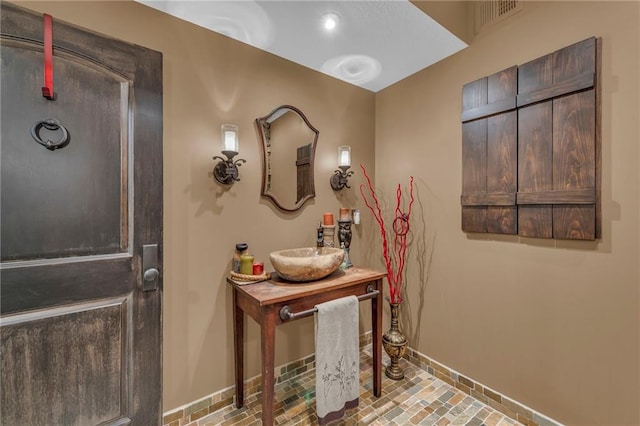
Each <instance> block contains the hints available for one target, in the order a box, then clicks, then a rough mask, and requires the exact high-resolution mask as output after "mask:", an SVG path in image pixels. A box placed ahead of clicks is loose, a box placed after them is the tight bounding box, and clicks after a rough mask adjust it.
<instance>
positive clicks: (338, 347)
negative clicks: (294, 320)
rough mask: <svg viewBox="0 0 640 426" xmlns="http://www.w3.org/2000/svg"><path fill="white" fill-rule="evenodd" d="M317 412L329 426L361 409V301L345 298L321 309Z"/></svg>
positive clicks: (322, 423) (318, 344)
mask: <svg viewBox="0 0 640 426" xmlns="http://www.w3.org/2000/svg"><path fill="white" fill-rule="evenodd" d="M317 308H318V313H317V314H316V413H317V415H318V423H319V424H321V425H325V424H327V423H330V422H332V421H335V420H338V419H340V418H341V417H342V416H343V415H344V412H345V410H347V409H350V408H355V407H357V406H358V398H359V395H360V354H359V351H360V348H359V342H358V298H357V297H355V296H349V297H343V298H342V299H337V300H332V301H330V302H327V303H322V304H319V305H318V306H317Z"/></svg>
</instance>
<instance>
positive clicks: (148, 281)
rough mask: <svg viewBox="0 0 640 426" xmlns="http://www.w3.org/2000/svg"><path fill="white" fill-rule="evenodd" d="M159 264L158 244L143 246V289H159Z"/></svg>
mask: <svg viewBox="0 0 640 426" xmlns="http://www.w3.org/2000/svg"><path fill="white" fill-rule="evenodd" d="M159 266H160V265H158V245H157V244H146V245H144V246H142V271H143V272H142V291H153V290H157V289H158V287H159V285H160V271H159V270H158V267H159Z"/></svg>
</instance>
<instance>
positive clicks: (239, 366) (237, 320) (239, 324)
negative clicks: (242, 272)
mask: <svg viewBox="0 0 640 426" xmlns="http://www.w3.org/2000/svg"><path fill="white" fill-rule="evenodd" d="M237 298H238V290H236V289H235V287H234V289H233V355H234V358H235V366H236V408H242V406H244V311H243V310H242V309H240V307H239V306H238V300H237Z"/></svg>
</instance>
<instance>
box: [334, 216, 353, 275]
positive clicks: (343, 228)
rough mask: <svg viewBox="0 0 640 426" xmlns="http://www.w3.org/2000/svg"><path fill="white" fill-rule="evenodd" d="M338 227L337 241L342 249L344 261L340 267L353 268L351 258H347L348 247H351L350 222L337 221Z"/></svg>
mask: <svg viewBox="0 0 640 426" xmlns="http://www.w3.org/2000/svg"><path fill="white" fill-rule="evenodd" d="M338 227H339V229H338V240H339V241H340V247H341V248H343V249H344V261H343V262H342V265H341V267H342V268H344V269H346V268H351V267H352V266H353V263H351V257H350V256H349V247H350V246H351V221H350V220H339V221H338Z"/></svg>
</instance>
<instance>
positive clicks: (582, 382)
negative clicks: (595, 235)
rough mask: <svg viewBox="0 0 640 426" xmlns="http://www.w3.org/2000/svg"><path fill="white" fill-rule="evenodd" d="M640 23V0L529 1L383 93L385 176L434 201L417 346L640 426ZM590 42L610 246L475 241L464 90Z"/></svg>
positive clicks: (416, 284)
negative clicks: (465, 191)
mask: <svg viewBox="0 0 640 426" xmlns="http://www.w3.org/2000/svg"><path fill="white" fill-rule="evenodd" d="M639 28H640V3H638V2H622V3H614V2H584V3H582V2H580V3H579V2H541V3H534V2H525V3H524V9H523V10H522V11H521V12H519V13H518V14H517V15H515V16H513V17H512V18H510V19H507V20H506V21H503V22H501V23H499V24H497V25H495V26H493V27H491V28H489V29H487V30H486V31H483V32H482V33H481V34H480V35H478V36H477V37H476V38H475V39H474V40H473V42H472V44H471V46H470V47H469V48H467V49H465V50H463V51H462V52H460V53H458V54H456V55H455V56H453V57H451V58H448V59H446V60H444V61H441V62H440V63H438V64H436V65H435V66H432V67H430V68H428V69H426V70H423V71H422V72H420V73H418V74H415V75H413V76H412V77H410V78H408V79H405V80H403V81H401V82H399V83H397V84H396V85H394V86H392V87H390V88H387V89H386V90H384V91H382V92H380V93H378V94H377V95H376V178H377V182H378V184H379V185H381V186H382V185H383V183H385V184H387V183H388V184H387V185H386V186H387V190H386V191H387V196H388V197H391V196H392V193H391V186H390V185H391V184H392V183H396V182H404V181H406V179H407V175H409V174H413V175H414V176H415V177H416V179H417V182H418V188H419V191H418V192H419V198H420V200H421V206H420V207H421V208H422V215H416V216H415V221H414V223H415V224H416V227H415V228H414V245H413V247H412V253H411V258H410V259H409V261H408V264H409V273H408V282H409V289H408V295H409V297H407V299H408V303H407V304H408V305H409V306H410V309H409V310H410V314H408V313H407V312H405V317H404V318H403V324H404V325H405V328H406V331H407V333H408V334H410V344H411V345H412V346H414V347H416V348H417V349H418V350H419V351H421V352H423V353H425V354H427V355H428V356H430V357H432V358H434V359H435V360H438V361H440V362H442V363H444V364H445V365H448V366H449V367H451V368H453V369H455V370H457V371H459V372H460V373H463V374H465V375H469V376H470V377H473V378H474V379H476V380H478V381H480V382H481V383H484V384H486V385H487V386H489V387H491V388H493V389H495V390H497V391H499V392H501V393H503V394H506V395H508V396H510V397H511V398H513V399H516V400H517V401H520V402H522V403H524V404H527V405H529V406H530V407H532V408H534V409H535V410H537V411H540V412H542V413H544V414H547V415H548V416H550V417H552V418H555V419H556V420H559V421H561V422H565V423H567V424H572V425H623V424H624V425H638V424H640V413H639V410H640V406H639V402H638V401H640V392H639V384H640V371H639V364H640V352H639V331H640V330H639V322H640V309H639V287H640V274H639V266H638V265H639V263H640V216H639V213H638V208H639V207H640V205H639V195H640V175H639V172H638V169H639V167H638V166H639V164H640V151H639V149H638V141H639V140H640V131H639V124H638V123H639V121H640V120H639V116H640V104H639V102H640V86H639V79H640V77H639V76H640V57H639V53H638V52H639V51H640V32H639ZM590 36H598V37H602V45H603V58H602V77H603V85H602V106H603V111H602V153H603V156H602V157H603V158H602V163H603V176H602V199H603V202H602V212H603V224H604V226H603V238H602V240H601V241H598V242H596V243H589V242H565V241H548V240H547V241H545V240H537V239H524V238H522V239H521V238H517V237H511V236H496V235H484V236H483V235H471V234H468V235H467V234H465V233H463V232H462V231H461V230H460V190H461V175H462V171H461V125H460V120H459V118H460V112H461V89H462V85H463V84H464V83H467V82H469V81H472V80H475V79H477V78H480V77H483V76H486V75H489V74H492V73H494V72H496V71H499V70H501V69H504V68H506V67H508V66H511V65H518V64H522V63H524V62H526V61H529V60H532V59H535V58H537V57H539V56H542V55H544V54H547V53H550V52H552V51H554V50H556V49H559V48H562V47H564V46H566V45H569V44H571V43H574V42H577V41H580V40H583V39H585V38H587V37H590ZM391 158H393V159H394V161H393V162H392V161H390V159H391ZM398 165H402V167H397V166H398ZM431 253H432V258H431V259H432V260H431V262H430V264H429V262H428V261H426V260H425V259H429V258H430V255H431Z"/></svg>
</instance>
